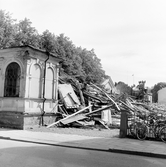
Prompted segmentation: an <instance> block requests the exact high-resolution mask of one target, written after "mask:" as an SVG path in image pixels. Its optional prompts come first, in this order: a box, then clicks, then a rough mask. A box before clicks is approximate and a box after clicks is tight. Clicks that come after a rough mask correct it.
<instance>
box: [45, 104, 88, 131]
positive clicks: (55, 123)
mask: <svg viewBox="0 0 166 167" xmlns="http://www.w3.org/2000/svg"><path fill="white" fill-rule="evenodd" d="M90 107H91V105H90V106H88V107H85V108H83V109H81V110H79V111H77V112H75V113H73V114H71V115H69V116H67V117H65V118H63V119H61V120H59V121H57V122H54V123H52V124H50V125H48V126H47V128H50V127H51V126H54V125H57V124H58V123H60V122H61V121H64V120H67V119H69V118H71V117H73V116H75V115H77V114H79V113H81V112H83V111H85V110H87V109H89V108H90Z"/></svg>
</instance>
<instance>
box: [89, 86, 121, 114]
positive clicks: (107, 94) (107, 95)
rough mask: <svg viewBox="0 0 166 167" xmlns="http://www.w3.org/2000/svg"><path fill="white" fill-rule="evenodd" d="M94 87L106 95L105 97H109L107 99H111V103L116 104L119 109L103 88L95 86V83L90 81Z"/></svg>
mask: <svg viewBox="0 0 166 167" xmlns="http://www.w3.org/2000/svg"><path fill="white" fill-rule="evenodd" d="M91 84H92V85H93V86H94V87H95V88H97V89H98V90H100V91H101V92H103V93H104V94H105V95H106V96H107V98H108V99H109V100H111V101H112V103H113V104H114V105H115V106H116V108H117V109H118V110H119V111H120V108H119V106H118V105H117V103H116V102H115V101H114V100H113V99H112V98H111V97H110V96H109V95H108V94H107V93H106V92H105V91H104V90H103V89H101V88H99V87H98V86H96V85H95V84H93V83H91Z"/></svg>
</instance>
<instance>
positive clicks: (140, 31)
mask: <svg viewBox="0 0 166 167" xmlns="http://www.w3.org/2000/svg"><path fill="white" fill-rule="evenodd" d="M0 9H2V10H5V11H6V12H9V13H10V14H11V16H12V18H13V19H17V21H20V20H23V19H24V18H28V19H29V20H30V21H31V22H32V26H33V27H35V28H36V29H37V31H38V32H39V33H40V34H41V33H42V32H43V31H45V30H49V31H50V32H51V33H54V34H55V35H59V34H61V33H63V34H64V35H65V36H67V37H69V38H70V40H71V41H72V42H73V44H74V45H75V46H78V47H79V46H81V47H82V48H86V49H87V50H91V49H94V52H95V54H96V55H97V57H98V58H99V59H101V64H102V67H103V70H104V71H105V72H106V74H107V75H109V76H110V77H111V78H112V80H113V82H119V81H122V82H124V83H126V84H128V85H129V86H131V85H133V84H135V85H138V82H139V81H142V80H144V81H146V86H148V87H152V86H154V85H155V84H157V83H159V82H166V1H165V0H0Z"/></svg>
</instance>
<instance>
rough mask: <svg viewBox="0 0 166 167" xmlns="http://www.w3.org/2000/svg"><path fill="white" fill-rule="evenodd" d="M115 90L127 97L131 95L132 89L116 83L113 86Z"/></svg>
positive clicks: (121, 83) (122, 83)
mask: <svg viewBox="0 0 166 167" xmlns="http://www.w3.org/2000/svg"><path fill="white" fill-rule="evenodd" d="M115 86H116V88H117V89H118V90H119V91H120V93H126V94H128V95H131V92H132V88H131V87H130V86H128V85H127V84H125V83H124V82H121V81H120V82H118V83H116V84H115Z"/></svg>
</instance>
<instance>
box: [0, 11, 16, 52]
mask: <svg viewBox="0 0 166 167" xmlns="http://www.w3.org/2000/svg"><path fill="white" fill-rule="evenodd" d="M14 23H15V20H14V19H12V18H11V15H10V14H9V13H7V12H5V11H3V10H0V49H3V48H7V47H10V46H11V45H12V44H13V43H14V36H15V33H16V29H15V24H14Z"/></svg>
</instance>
